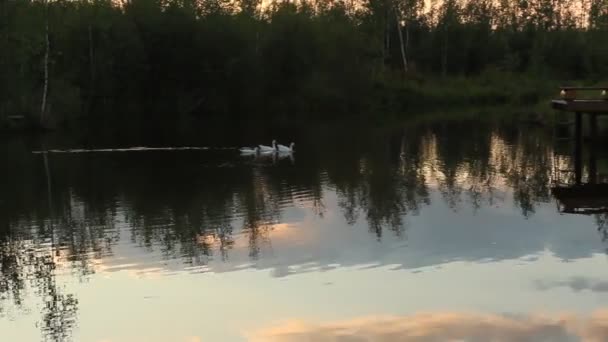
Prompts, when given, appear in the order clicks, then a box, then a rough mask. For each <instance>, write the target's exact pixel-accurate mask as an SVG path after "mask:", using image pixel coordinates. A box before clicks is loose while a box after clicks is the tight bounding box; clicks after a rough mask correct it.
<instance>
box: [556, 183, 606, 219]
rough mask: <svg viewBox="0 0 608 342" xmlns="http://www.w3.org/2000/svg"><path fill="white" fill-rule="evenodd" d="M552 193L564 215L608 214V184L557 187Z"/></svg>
mask: <svg viewBox="0 0 608 342" xmlns="http://www.w3.org/2000/svg"><path fill="white" fill-rule="evenodd" d="M552 193H553V196H555V198H556V199H557V200H558V202H559V204H560V212H562V213H567V214H585V215H590V214H599V213H606V212H608V184H581V185H573V186H556V187H554V188H553V189H552Z"/></svg>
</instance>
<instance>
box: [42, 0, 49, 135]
mask: <svg viewBox="0 0 608 342" xmlns="http://www.w3.org/2000/svg"><path fill="white" fill-rule="evenodd" d="M46 6H47V11H46V25H45V26H46V27H45V40H46V47H45V51H44V88H43V90H42V105H41V106H40V124H41V125H44V121H45V116H46V109H47V108H46V107H47V96H48V91H49V53H50V50H51V42H50V40H49V12H48V6H49V5H48V1H47V2H46Z"/></svg>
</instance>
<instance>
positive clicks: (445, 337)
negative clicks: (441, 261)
mask: <svg viewBox="0 0 608 342" xmlns="http://www.w3.org/2000/svg"><path fill="white" fill-rule="evenodd" d="M607 339H608V310H601V311H597V312H596V313H594V314H592V315H591V316H588V317H584V318H583V317H579V316H576V315H572V314H563V315H553V316H549V315H531V316H507V315H496V314H467V313H425V314H416V315H412V316H402V317H398V316H387V317H370V318H359V319H355V320H351V321H342V322H335V323H323V324H309V323H305V322H300V321H292V322H288V323H285V324H282V325H279V326H275V327H271V328H267V329H264V330H262V331H259V332H257V333H254V334H252V335H251V336H250V341H253V342H262V341H264V342H304V341H315V342H330V341H331V342H336V341H345V342H367V341H374V342H389V341H391V342H392V341H414V342H427V341H429V342H430V341H495V342H501V341H522V342H523V341H530V342H532V341H535V342H539V341H552V342H566V341H568V342H569V341H585V342H600V341H606V340H607Z"/></svg>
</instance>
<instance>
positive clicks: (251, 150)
mask: <svg viewBox="0 0 608 342" xmlns="http://www.w3.org/2000/svg"><path fill="white" fill-rule="evenodd" d="M259 151H260V148H259V147H256V148H251V147H241V148H239V152H241V153H242V154H256V153H258V152H259Z"/></svg>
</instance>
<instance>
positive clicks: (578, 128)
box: [574, 112, 583, 185]
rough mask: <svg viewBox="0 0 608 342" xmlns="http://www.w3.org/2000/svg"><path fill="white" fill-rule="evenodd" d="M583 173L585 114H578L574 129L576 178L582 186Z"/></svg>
mask: <svg viewBox="0 0 608 342" xmlns="http://www.w3.org/2000/svg"><path fill="white" fill-rule="evenodd" d="M582 173H583V113H581V112H576V119H575V127H574V177H575V181H576V184H577V185H578V184H581V182H582V176H583V175H582Z"/></svg>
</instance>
